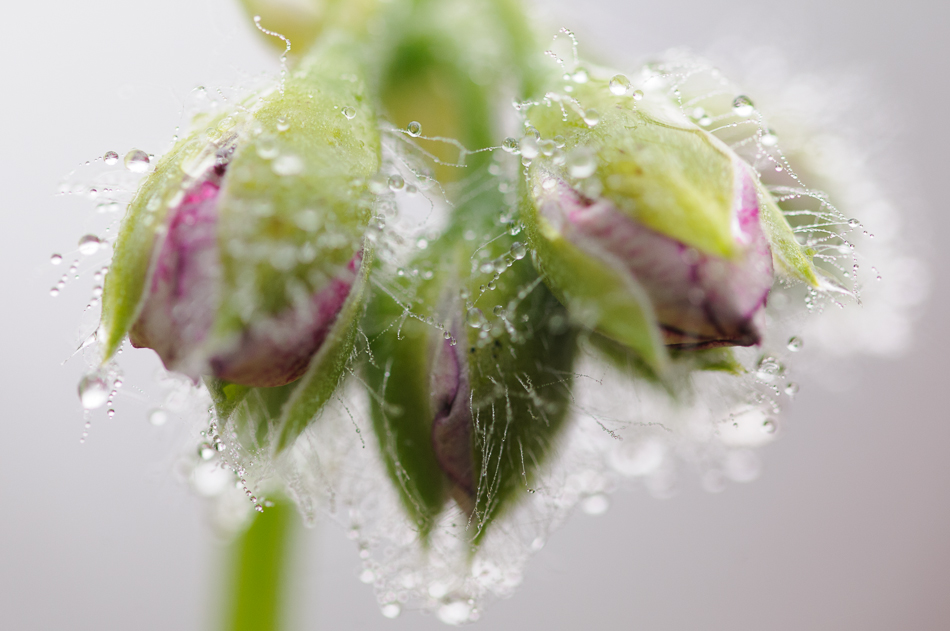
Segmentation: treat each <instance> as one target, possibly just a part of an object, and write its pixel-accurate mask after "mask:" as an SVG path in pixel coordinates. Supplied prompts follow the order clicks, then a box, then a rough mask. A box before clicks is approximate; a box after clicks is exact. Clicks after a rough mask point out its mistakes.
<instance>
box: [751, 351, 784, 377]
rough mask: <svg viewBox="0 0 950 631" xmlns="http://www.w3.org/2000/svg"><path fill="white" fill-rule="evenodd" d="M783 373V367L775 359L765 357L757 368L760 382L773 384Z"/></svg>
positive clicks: (756, 371)
mask: <svg viewBox="0 0 950 631" xmlns="http://www.w3.org/2000/svg"><path fill="white" fill-rule="evenodd" d="M781 373H782V365H781V364H780V363H778V361H776V360H775V358H774V357H763V358H762V360H761V361H759V365H758V366H756V370H755V376H756V377H757V378H758V379H759V380H760V381H765V382H769V383H770V382H772V381H775V377H777V376H778V375H780V374H781Z"/></svg>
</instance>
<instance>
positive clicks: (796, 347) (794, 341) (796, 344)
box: [788, 337, 803, 353]
mask: <svg viewBox="0 0 950 631" xmlns="http://www.w3.org/2000/svg"><path fill="white" fill-rule="evenodd" d="M802 344H803V342H802V338H800V337H791V338H789V340H788V350H790V351H792V352H793V353H794V352H796V351H800V350H801V349H802Z"/></svg>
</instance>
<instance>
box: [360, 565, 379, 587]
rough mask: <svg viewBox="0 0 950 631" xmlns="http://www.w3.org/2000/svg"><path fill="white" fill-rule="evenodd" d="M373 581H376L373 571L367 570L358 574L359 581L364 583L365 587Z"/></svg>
mask: <svg viewBox="0 0 950 631" xmlns="http://www.w3.org/2000/svg"><path fill="white" fill-rule="evenodd" d="M375 580H376V572H374V571H373V570H371V569H369V568H367V569H365V570H363V571H362V572H361V573H360V581H361V582H363V583H366V584H367V585H368V584H369V583H372V582H373V581H375Z"/></svg>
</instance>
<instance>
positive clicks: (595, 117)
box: [584, 108, 600, 127]
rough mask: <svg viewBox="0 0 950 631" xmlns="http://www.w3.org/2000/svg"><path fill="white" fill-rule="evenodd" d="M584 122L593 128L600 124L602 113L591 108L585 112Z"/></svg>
mask: <svg viewBox="0 0 950 631" xmlns="http://www.w3.org/2000/svg"><path fill="white" fill-rule="evenodd" d="M584 122H585V123H587V124H588V125H589V126H591V127H593V126H594V125H596V124H597V123H599V122H600V112H598V111H597V110H595V109H593V108H591V109H589V110H587V111H586V112H584Z"/></svg>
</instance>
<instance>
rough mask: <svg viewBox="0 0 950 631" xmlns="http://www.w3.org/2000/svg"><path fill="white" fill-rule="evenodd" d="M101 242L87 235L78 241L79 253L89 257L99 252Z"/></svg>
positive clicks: (94, 236) (97, 238)
mask: <svg viewBox="0 0 950 631" xmlns="http://www.w3.org/2000/svg"><path fill="white" fill-rule="evenodd" d="M101 245H102V241H100V240H99V237H97V236H96V235H94V234H87V235H85V236H84V237H82V238H81V239H80V240H79V253H80V254H84V255H86V256H89V255H90V254H95V253H96V252H98V251H99V246H101Z"/></svg>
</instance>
